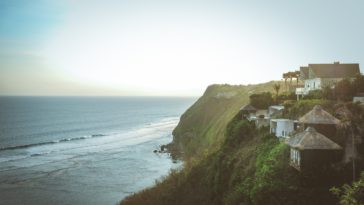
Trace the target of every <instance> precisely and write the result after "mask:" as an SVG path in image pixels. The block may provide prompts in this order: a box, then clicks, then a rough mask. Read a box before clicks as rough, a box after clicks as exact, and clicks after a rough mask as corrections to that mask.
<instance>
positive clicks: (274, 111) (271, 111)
mask: <svg viewBox="0 0 364 205" xmlns="http://www.w3.org/2000/svg"><path fill="white" fill-rule="evenodd" d="M283 110H284V106H283V105H272V106H269V108H268V115H269V117H271V118H272V117H277V116H280V115H282V114H283Z"/></svg>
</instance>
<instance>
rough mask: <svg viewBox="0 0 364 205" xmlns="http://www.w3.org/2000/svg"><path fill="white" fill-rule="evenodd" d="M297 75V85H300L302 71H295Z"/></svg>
mask: <svg viewBox="0 0 364 205" xmlns="http://www.w3.org/2000/svg"><path fill="white" fill-rule="evenodd" d="M295 75H296V80H297V85H298V80H299V78H300V77H301V71H299V70H298V71H295Z"/></svg>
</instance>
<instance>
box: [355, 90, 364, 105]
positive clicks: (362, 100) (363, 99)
mask: <svg viewBox="0 0 364 205" xmlns="http://www.w3.org/2000/svg"><path fill="white" fill-rule="evenodd" d="M353 102H354V103H359V104H361V105H364V93H358V94H356V95H355V96H354V98H353Z"/></svg>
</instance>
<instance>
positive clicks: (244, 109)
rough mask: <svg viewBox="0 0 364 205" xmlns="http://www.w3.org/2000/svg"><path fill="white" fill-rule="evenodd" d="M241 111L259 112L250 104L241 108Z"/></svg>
mask: <svg viewBox="0 0 364 205" xmlns="http://www.w3.org/2000/svg"><path fill="white" fill-rule="evenodd" d="M240 110H242V111H257V109H256V108H255V107H253V105H250V104H248V105H245V106H243V107H241V108H240Z"/></svg>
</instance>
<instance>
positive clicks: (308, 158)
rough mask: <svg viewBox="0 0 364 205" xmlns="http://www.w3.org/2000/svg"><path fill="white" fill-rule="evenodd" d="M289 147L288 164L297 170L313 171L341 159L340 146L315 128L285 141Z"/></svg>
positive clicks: (309, 128)
mask: <svg viewBox="0 0 364 205" xmlns="http://www.w3.org/2000/svg"><path fill="white" fill-rule="evenodd" d="M286 144H288V146H290V148H291V153H290V164H291V166H292V167H294V168H296V169H297V170H300V171H303V170H315V169H320V168H321V167H322V166H325V165H328V164H331V163H334V162H337V161H339V160H340V157H341V154H342V152H341V150H342V148H341V146H340V145H338V144H336V143H335V142H334V141H332V140H330V139H329V138H327V137H326V136H324V135H323V134H320V133H318V132H317V131H316V130H315V128H313V127H308V128H307V129H306V130H305V131H303V132H300V133H297V134H296V135H294V136H293V137H291V138H289V139H287V140H286Z"/></svg>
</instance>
